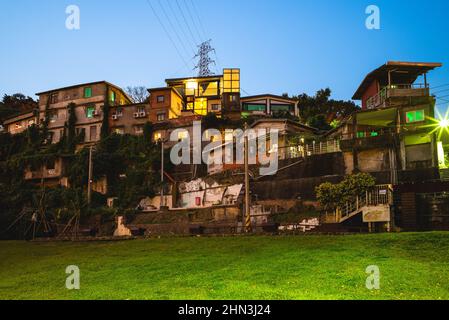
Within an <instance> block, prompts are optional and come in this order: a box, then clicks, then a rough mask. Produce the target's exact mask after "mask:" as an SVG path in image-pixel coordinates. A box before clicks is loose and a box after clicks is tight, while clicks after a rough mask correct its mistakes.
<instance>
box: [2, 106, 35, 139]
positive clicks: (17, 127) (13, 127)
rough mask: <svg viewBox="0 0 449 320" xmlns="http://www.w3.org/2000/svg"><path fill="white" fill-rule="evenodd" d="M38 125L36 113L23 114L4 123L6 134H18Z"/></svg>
mask: <svg viewBox="0 0 449 320" xmlns="http://www.w3.org/2000/svg"><path fill="white" fill-rule="evenodd" d="M37 123H38V117H37V112H36V111H30V112H26V113H21V114H19V115H16V116H14V117H12V118H9V119H7V120H5V121H4V122H3V126H4V129H5V131H6V132H9V133H10V134H18V133H21V132H24V131H25V130H26V129H28V128H29V127H31V126H33V125H35V124H37Z"/></svg>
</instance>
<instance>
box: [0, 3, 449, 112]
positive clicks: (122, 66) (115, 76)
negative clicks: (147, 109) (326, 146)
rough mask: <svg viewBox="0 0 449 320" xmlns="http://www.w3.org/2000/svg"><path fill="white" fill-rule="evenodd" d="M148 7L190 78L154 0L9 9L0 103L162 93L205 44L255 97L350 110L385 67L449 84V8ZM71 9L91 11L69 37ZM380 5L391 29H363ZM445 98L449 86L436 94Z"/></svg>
mask: <svg viewBox="0 0 449 320" xmlns="http://www.w3.org/2000/svg"><path fill="white" fill-rule="evenodd" d="M148 1H150V2H151V4H152V5H153V7H154V8H155V10H156V12H157V13H158V15H159V17H160V19H161V20H163V22H164V24H165V27H166V28H167V29H168V31H170V34H171V37H172V39H173V40H174V41H176V42H178V49H179V51H180V53H181V55H183V59H184V60H186V61H187V63H188V64H189V67H186V66H185V64H184V63H183V60H182V59H181V58H180V56H179V54H178V53H177V52H176V50H175V49H174V46H173V45H172V43H171V42H170V40H169V39H168V37H167V35H166V34H165V32H164V30H163V28H162V27H161V25H160V24H159V22H158V20H157V19H156V17H155V15H154V13H153V11H152V9H151V6H150V5H149V4H148V3H147V0H130V1H117V0H114V1H112V0H111V1H107V0H69V1H66V0H40V1H36V0H15V1H2V2H1V7H0V40H1V42H0V43H1V50H0V94H1V95H3V94H5V93H8V94H12V93H15V92H23V93H25V94H27V95H31V96H33V97H34V93H36V92H39V91H43V90H48V89H52V88H58V87H62V86H67V85H72V84H78V83H83V82H91V81H97V80H107V81H110V82H112V83H114V84H117V85H119V86H122V87H126V86H128V85H144V86H146V87H156V86H161V85H164V79H165V78H169V77H181V76H189V75H193V74H195V72H194V71H192V70H190V69H191V68H192V66H193V62H194V61H193V60H192V55H193V48H192V47H193V43H194V41H196V42H199V39H200V35H201V39H202V40H203V39H206V38H211V39H213V42H212V44H213V46H214V47H215V49H216V51H217V56H218V59H217V62H218V67H220V68H223V67H239V68H241V73H242V88H243V90H244V93H245V94H259V93H273V94H282V93H284V92H288V93H290V94H297V93H302V92H306V93H309V94H313V93H314V92H315V91H316V90H318V89H320V88H325V87H330V88H331V89H332V91H333V96H334V97H335V98H339V99H350V98H351V97H352V94H353V93H354V91H355V90H356V88H357V86H358V85H359V83H360V82H361V81H362V79H363V77H364V76H365V75H366V73H368V72H369V71H371V70H372V69H374V68H376V67H378V66H380V65H381V64H383V63H385V62H386V61H387V60H405V61H431V62H442V63H444V66H443V68H440V69H438V70H436V71H434V72H432V73H431V74H430V76H429V82H430V83H431V86H432V87H435V86H440V85H445V84H449V41H448V34H449V24H448V19H447V16H448V14H449V1H447V0H427V1H422V0H420V1H418V0H407V1H380V0H372V1H364V0H339V1H335V0H329V1H324V0H313V1H299V0H231V1H224V0H221V1H214V0H148ZM191 1H194V5H192V3H191ZM71 4H75V5H78V6H79V8H80V11H81V29H80V30H78V31H69V30H67V29H66V28H65V20H66V16H67V15H66V13H65V9H66V7H67V6H68V5H71ZM178 4H179V5H180V6H181V8H182V9H183V10H182V12H183V13H184V16H185V18H186V20H187V22H188V24H189V26H190V31H192V32H191V33H190V32H189V30H188V28H187V26H186V24H185V22H184V20H183V17H182V15H181V14H180V11H179V9H178V7H177V6H178ZM186 4H187V5H186ZM370 4H374V5H377V6H378V7H379V8H380V11H381V30H378V31H376V30H368V29H366V27H365V19H366V17H367V15H366V14H365V8H366V7H367V6H368V5H370ZM187 8H189V11H188V10H187ZM196 9H197V10H196ZM172 10H173V11H176V13H175V14H173V11H172ZM197 13H198V15H199V17H200V18H201V24H200V23H199V21H198V19H197V15H196V14H197ZM165 14H167V16H168V17H169V20H168V19H167V17H166V16H165ZM170 22H171V24H170ZM194 22H195V24H194ZM172 26H174V27H175V29H176V31H177V35H176V34H175V33H174V32H173V30H172V28H171V27H172ZM203 30H204V31H203ZM204 33H205V34H204ZM178 38H180V39H181V40H182V42H183V44H184V45H181V44H179V40H178ZM212 57H213V58H215V56H214V55H212ZM444 89H449V86H445V87H441V88H438V89H436V91H439V90H444ZM438 95H440V96H445V95H449V90H447V91H443V92H442V93H440V94H438ZM447 99H449V97H448V98H447ZM439 102H443V101H442V100H439ZM446 105H447V104H446Z"/></svg>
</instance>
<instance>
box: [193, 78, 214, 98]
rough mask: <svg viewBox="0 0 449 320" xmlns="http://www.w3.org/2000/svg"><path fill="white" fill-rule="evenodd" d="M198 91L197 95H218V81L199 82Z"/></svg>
mask: <svg viewBox="0 0 449 320" xmlns="http://www.w3.org/2000/svg"><path fill="white" fill-rule="evenodd" d="M199 87H200V91H199V94H198V95H199V96H200V97H212V96H218V82H217V81H213V82H203V83H200V86H199Z"/></svg>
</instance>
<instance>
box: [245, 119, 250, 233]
mask: <svg viewBox="0 0 449 320" xmlns="http://www.w3.org/2000/svg"><path fill="white" fill-rule="evenodd" d="M247 130H248V124H247V123H245V232H246V233H249V232H251V211H250V210H251V207H250V195H249V141H248V134H247Z"/></svg>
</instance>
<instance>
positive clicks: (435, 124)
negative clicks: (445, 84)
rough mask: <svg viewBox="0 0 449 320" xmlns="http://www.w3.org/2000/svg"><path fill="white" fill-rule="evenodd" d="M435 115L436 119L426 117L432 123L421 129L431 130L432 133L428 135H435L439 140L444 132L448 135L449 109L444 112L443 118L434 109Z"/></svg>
mask: <svg viewBox="0 0 449 320" xmlns="http://www.w3.org/2000/svg"><path fill="white" fill-rule="evenodd" d="M436 113H437V117H436V118H431V117H428V119H429V120H430V121H431V122H432V123H431V124H428V125H425V126H423V127H424V128H425V127H427V128H432V131H431V132H430V133H429V134H434V133H437V134H438V140H440V139H441V136H442V135H443V133H444V132H446V133H447V134H448V135H449V108H448V109H447V110H446V114H445V115H444V116H443V115H442V114H441V113H440V112H439V111H438V109H436Z"/></svg>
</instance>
